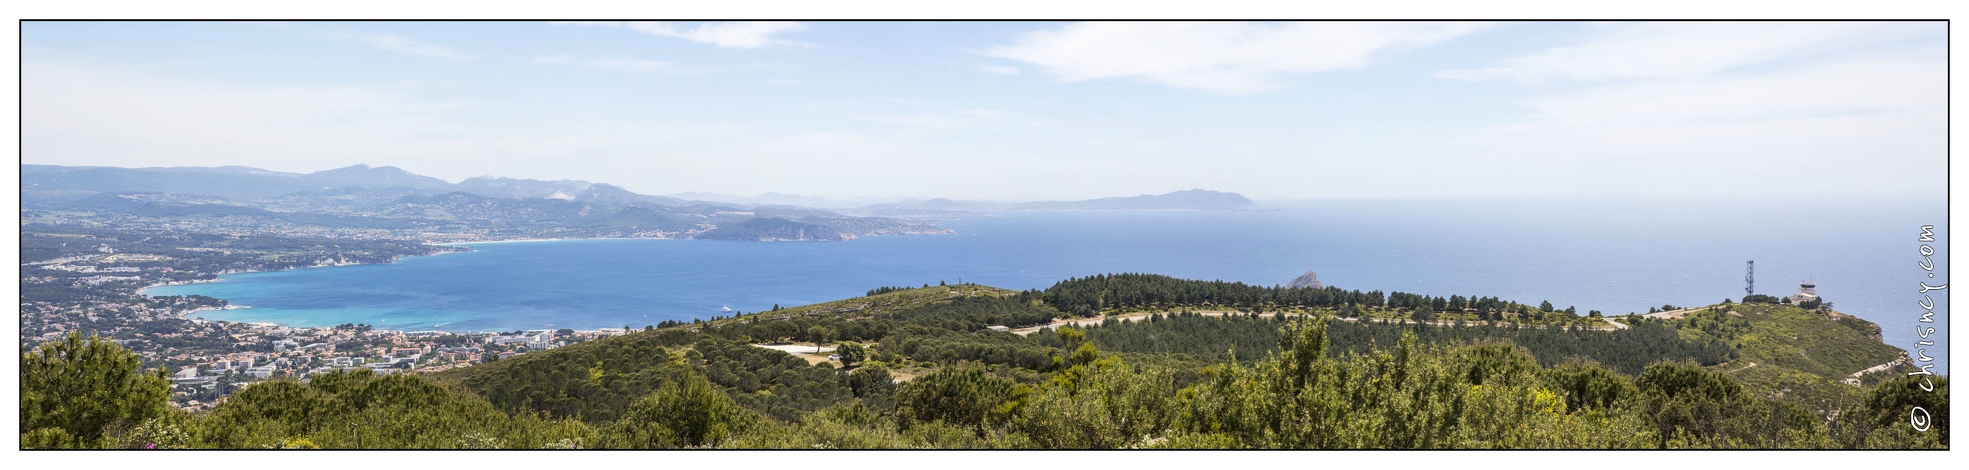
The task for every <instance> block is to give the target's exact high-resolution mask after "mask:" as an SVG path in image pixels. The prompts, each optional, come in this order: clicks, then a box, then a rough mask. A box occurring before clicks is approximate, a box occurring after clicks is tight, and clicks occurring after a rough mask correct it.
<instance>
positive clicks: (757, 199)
mask: <svg viewBox="0 0 1969 470" xmlns="http://www.w3.org/2000/svg"><path fill="white" fill-rule="evenodd" d="M669 197H672V198H677V199H688V200H692V201H706V202H721V203H725V204H745V205H783V206H802V207H825V206H829V205H833V203H832V201H828V200H826V199H821V198H817V197H807V196H801V195H798V194H782V193H772V192H769V193H765V194H760V195H758V196H754V197H744V196H733V195H730V194H719V193H706V192H695V191H693V192H687V193H677V194H671V195H669Z"/></svg>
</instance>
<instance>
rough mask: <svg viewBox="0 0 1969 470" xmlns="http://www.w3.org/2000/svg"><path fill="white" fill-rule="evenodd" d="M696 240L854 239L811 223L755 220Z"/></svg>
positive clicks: (712, 232) (702, 234)
mask: <svg viewBox="0 0 1969 470" xmlns="http://www.w3.org/2000/svg"><path fill="white" fill-rule="evenodd" d="M695 238H697V239H700V240H734V241H748V242H749V241H759V242H770V241H811V240H846V239H848V238H852V237H847V236H843V235H841V233H840V232H836V231H834V230H833V229H829V228H827V227H822V226H819V225H814V224H809V223H801V222H794V221H791V220H786V219H776V218H755V219H752V220H747V221H744V222H740V223H737V224H733V225H726V226H723V227H719V228H717V229H716V230H711V231H708V232H704V233H700V234H697V237H695Z"/></svg>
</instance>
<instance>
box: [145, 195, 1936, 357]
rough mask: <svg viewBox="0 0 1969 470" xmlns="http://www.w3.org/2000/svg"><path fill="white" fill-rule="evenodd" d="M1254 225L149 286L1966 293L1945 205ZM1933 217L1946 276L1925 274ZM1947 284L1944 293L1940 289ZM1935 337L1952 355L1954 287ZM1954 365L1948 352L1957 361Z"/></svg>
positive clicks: (377, 290) (277, 307) (437, 296)
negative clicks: (1111, 277) (1078, 283)
mask: <svg viewBox="0 0 1969 470" xmlns="http://www.w3.org/2000/svg"><path fill="white" fill-rule="evenodd" d="M1262 207H1264V208H1265V210H1261V211H1255V212H1132V213H1112V212H1073V213H1015V214H1010V215H1004V216H985V217H964V218H958V219H950V220H943V221H942V224H943V225H944V226H946V227H949V228H952V229H954V230H956V231H957V233H956V234H954V235H935V236H885V237H865V238H860V239H856V240H851V241H845V242H780V243H745V242H725V241H707V240H559V241H542V242H507V243H481V244H469V245H467V246H469V247H471V248H472V250H473V251H470V252H462V253H450V254H443V255H437V256H424V257H412V258H406V259H403V260H399V261H398V262H396V263H392V264H386V265H362V266H339V267H325V268H312V269H300V270H291V271H281V272H266V273H244V274H235V275H227V276H223V277H222V280H221V281H220V282H214V283H206V284H192V285H180V286H162V287H156V288H152V289H149V290H147V291H146V293H147V294H150V295H183V294H202V295H209V296H213V297H218V298H223V299H227V300H229V301H231V302H232V303H234V304H237V305H246V306H251V307H252V308H250V309H236V310H224V311H211V312H204V313H203V314H202V315H203V317H205V318H210V319H218V320H231V321H249V322H273V323H279V324H286V325H295V326H328V325H336V324H342V323H366V324H370V325H375V326H376V327H378V328H384V329H397V330H428V329H441V330H445V331H510V330H515V329H536V328H574V329H591V328H603V327H609V328H615V327H624V326H628V327H636V328H640V327H643V326H646V325H652V324H655V323H658V322H660V321H663V320H682V321H689V320H691V319H694V318H710V317H712V316H714V315H729V314H730V313H727V312H724V311H723V310H722V309H724V308H730V309H732V310H736V311H748V312H750V311H760V310H766V309H770V308H771V307H772V306H773V305H775V304H777V305H783V306H792V305H801V304H809V303H816V302H824V301H830V300H837V299H842V298H848V297H855V296H859V295H862V294H863V293H864V292H865V291H867V290H869V289H873V288H876V287H881V286H921V285H924V284H931V285H935V284H937V283H939V282H952V283H955V282H959V281H960V280H961V281H963V282H972V283H978V284H984V285H990V286H997V287H1003V288H1009V289H1020V290H1023V289H1043V288H1045V287H1047V286H1050V285H1052V284H1053V283H1055V282H1058V281H1060V280H1064V279H1067V278H1071V277H1080V276H1087V275H1093V274H1100V273H1118V272H1140V273H1156V274H1166V275H1170V276H1176V277H1182V278H1191V279H1221V280H1226V281H1240V282H1246V283H1251V284H1261V285H1274V284H1283V283H1285V282H1286V281H1289V280H1291V279H1292V278H1294V277H1296V276H1298V275H1299V274H1302V273H1304V272H1306V271H1308V270H1313V271H1317V272H1318V273H1319V278H1320V279H1321V280H1322V281H1324V282H1325V283H1327V284H1328V285H1334V286H1339V287H1343V288H1347V289H1361V290H1382V291H1403V292H1411V293H1418V294H1427V295H1440V296H1448V295H1452V294H1456V295H1464V296H1472V295H1476V296H1497V297H1501V298H1504V299H1508V300H1516V301H1520V302H1527V303H1533V304H1536V303H1538V302H1540V301H1551V302H1552V303H1553V304H1555V305H1558V306H1560V307H1561V308H1563V307H1565V306H1575V307H1576V308H1577V309H1578V310H1579V312H1581V314H1584V313H1585V312H1586V311H1588V310H1600V311H1602V312H1606V313H1607V314H1610V315H1617V314H1624V313H1628V312H1645V311H1647V309H1648V308H1649V307H1660V306H1662V305H1664V304H1672V305H1676V306H1694V305H1707V304H1711V303H1715V302H1719V301H1722V300H1723V299H1725V298H1731V299H1737V298H1741V297H1743V295H1744V279H1743V278H1744V274H1745V272H1744V271H1745V269H1744V268H1745V261H1746V260H1756V286H1757V289H1756V291H1757V293H1760V294H1771V295H1778V296H1783V295H1788V294H1790V293H1793V292H1796V291H1797V289H1798V284H1799V282H1800V281H1803V280H1805V279H1807V278H1810V279H1812V280H1813V281H1815V282H1816V283H1817V284H1818V291H1819V293H1820V294H1821V295H1822V296H1824V297H1825V298H1826V299H1827V300H1828V301H1831V302H1833V304H1834V306H1835V308H1836V309H1838V310H1840V311H1843V312H1847V313H1851V314H1854V315H1857V316H1860V317H1861V318H1866V319H1868V320H1871V321H1873V322H1875V323H1879V324H1881V326H1882V327H1883V329H1884V336H1885V338H1886V341H1887V343H1888V344H1891V345H1894V346H1897V347H1902V348H1911V347H1915V344H1914V342H1915V341H1916V340H1917V339H1918V338H1915V333H1916V331H1915V327H1916V326H1917V323H1916V319H1917V318H1918V317H1919V315H1920V314H1921V313H1922V312H1923V311H1924V310H1923V309H1921V308H1920V307H1918V305H1917V302H1918V301H1920V300H1921V294H1919V293H1918V292H1917V291H1918V287H1917V284H1918V283H1921V282H1930V283H1931V284H1938V283H1941V282H1945V281H1946V278H1947V276H1946V273H1947V263H1946V257H1947V249H1946V248H1947V247H1946V242H1945V240H1946V238H1945V237H1946V230H1947V225H1946V212H1945V206H1944V204H1943V202H1942V201H1941V200H1939V199H1936V200H1933V201H1923V200H1910V199H1907V198H1899V199H1845V198H1832V197H1828V198H1820V199H1816V200H1801V199H1796V198H1788V199H1775V198H1756V197H1746V198H1735V199H1677V198H1653V199H1488V200H1475V199H1471V200H1341V201H1299V202H1292V201H1286V202H1267V203H1265V204H1263V205H1262ZM1922 225H1933V226H1935V231H1936V235H1937V236H1938V237H1939V240H1943V241H1938V242H1933V243H1926V244H1928V245H1931V246H1933V247H1934V248H1935V249H1936V250H1937V253H1936V254H1935V255H1934V257H1933V258H1932V259H1933V260H1934V262H1935V263H1936V265H1937V266H1936V267H1935V269H1936V270H1935V273H1936V276H1937V277H1936V278H1935V279H1930V278H1927V277H1926V274H1927V273H1928V271H1926V270H1923V269H1922V268H1920V267H1919V266H1918V263H1919V262H1920V261H1921V260H1922V256H1921V255H1920V254H1919V253H1918V249H1919V247H1920V246H1921V245H1923V243H1921V242H1919V241H1918V236H1919V234H1920V230H1919V227H1920V226H1922ZM1933 294H1934V293H1931V295H1933ZM1942 297H1943V298H1941V299H1938V303H1939V304H1940V305H1937V307H1936V314H1937V316H1938V322H1937V323H1935V324H1933V325H1934V326H1936V327H1937V330H1938V333H1937V334H1936V335H1934V336H1933V337H1931V338H1930V339H1932V340H1939V341H1937V342H1936V345H1935V346H1921V347H1924V348H1927V349H1928V351H1929V354H1931V355H1936V354H1939V352H1940V351H1945V350H1946V348H1947V342H1946V341H1947V339H1946V336H1947V333H1946V331H1947V327H1946V314H1947V309H1946V298H1945V297H1946V296H1945V295H1944V296H1942ZM1923 325H1926V324H1923ZM1937 362H1938V364H1937V366H1938V369H1941V370H1944V371H1945V370H1946V366H1947V363H1946V358H1945V357H1942V358H1940V359H1938V361H1937Z"/></svg>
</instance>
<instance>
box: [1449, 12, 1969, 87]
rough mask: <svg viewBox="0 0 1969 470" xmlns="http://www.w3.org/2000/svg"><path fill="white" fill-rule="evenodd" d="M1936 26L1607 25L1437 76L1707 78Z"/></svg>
mask: <svg viewBox="0 0 1969 470" xmlns="http://www.w3.org/2000/svg"><path fill="white" fill-rule="evenodd" d="M1945 33H1946V31H1945V30H1944V29H1942V28H1941V27H1939V26H1938V25H1929V24H1906V23H1864V22H1840V23H1821V22H1744V23H1736V22H1660V23H1623V24H1609V25H1604V30H1603V31H1602V32H1600V33H1599V34H1597V35H1596V36H1595V37H1594V38H1592V39H1590V40H1588V41H1586V42H1583V43H1580V44H1574V45H1568V46H1562V47H1554V48H1551V49H1546V50H1544V51H1542V52H1539V53H1536V54H1530V55H1525V56H1519V57H1514V58H1511V59H1507V60H1505V61H1503V63H1502V64H1499V65H1497V66H1494V67H1487V68H1480V69H1455V70H1443V71H1439V72H1436V74H1435V76H1436V77H1437V78H1447V79H1454V80H1487V79H1511V80H1516V81H1518V82H1521V83H1544V82H1547V81H1548V80H1550V79H1553V78H1568V79H1573V80H1583V81H1595V80H1617V79H1652V78H1680V77H1695V76H1702V75H1707V74H1711V73H1716V72H1719V71H1724V70H1729V69H1732V68H1735V67H1740V66H1744V65H1750V64H1758V63H1764V62H1770V61H1775V60H1780V59H1786V58H1792V57H1799V56H1806V55H1813V54H1820V53H1824V52H1827V51H1831V50H1838V49H1840V48H1845V47H1853V46H1859V45H1865V44H1870V43H1878V42H1884V41H1892V40H1898V39H1905V38H1909V37H1918V36H1923V35H1942V34H1945Z"/></svg>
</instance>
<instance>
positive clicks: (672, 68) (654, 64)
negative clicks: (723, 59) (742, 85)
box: [533, 54, 719, 73]
mask: <svg viewBox="0 0 1969 470" xmlns="http://www.w3.org/2000/svg"><path fill="white" fill-rule="evenodd" d="M533 63H534V64H537V65H579V66H583V67H590V68H597V69H605V70H621V71H628V72H668V73H714V72H718V71H719V69H718V68H717V67H704V66H688V65H679V64H677V63H675V62H667V61H661V60H648V59H630V58H622V57H611V58H587V57H581V56H578V55H574V54H561V55H551V56H540V57H535V58H533Z"/></svg>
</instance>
